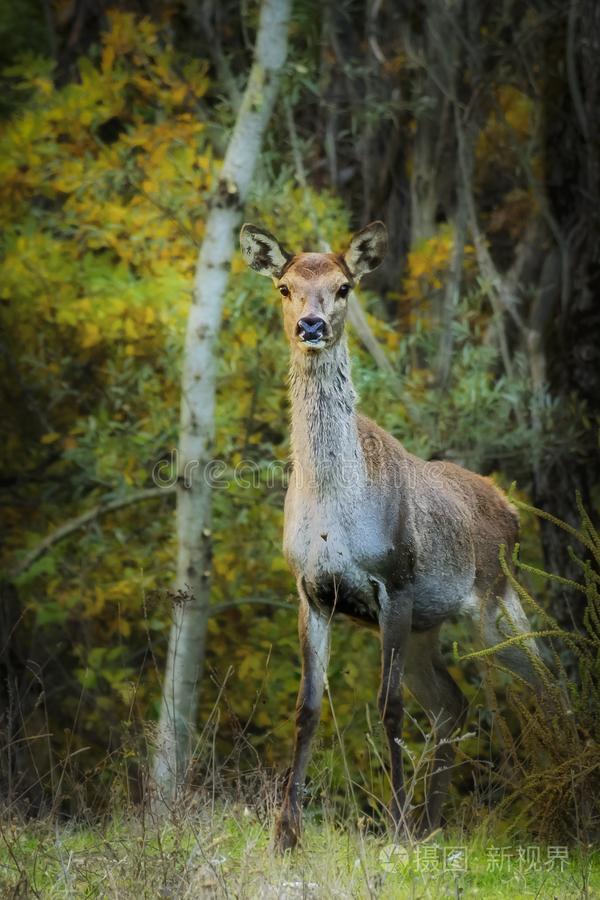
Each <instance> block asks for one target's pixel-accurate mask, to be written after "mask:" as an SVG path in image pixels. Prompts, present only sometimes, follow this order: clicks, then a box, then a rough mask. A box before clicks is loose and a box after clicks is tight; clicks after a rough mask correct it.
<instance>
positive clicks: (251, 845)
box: [0, 804, 600, 900]
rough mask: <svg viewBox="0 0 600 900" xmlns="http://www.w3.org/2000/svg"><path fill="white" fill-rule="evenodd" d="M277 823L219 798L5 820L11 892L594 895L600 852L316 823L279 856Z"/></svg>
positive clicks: (5, 868) (3, 888) (599, 883)
mask: <svg viewBox="0 0 600 900" xmlns="http://www.w3.org/2000/svg"><path fill="white" fill-rule="evenodd" d="M271 835H272V821H271V817H270V816H268V817H267V818H266V819H260V818H259V817H258V816H257V815H256V813H254V812H253V811H251V810H250V809H249V808H248V807H245V806H239V807H237V806H234V805H228V806H227V807H226V808H219V806H218V804H209V805H208V806H207V807H205V808H202V809H198V810H196V811H193V812H191V811H187V812H186V813H185V815H184V816H182V817H181V818H180V820H177V818H172V819H171V820H170V821H168V822H165V821H163V822H162V823H161V824H158V823H157V822H155V821H153V820H152V819H151V818H150V817H148V816H145V817H144V816H142V815H141V814H140V813H138V814H136V815H133V814H132V815H129V816H123V817H120V818H112V819H108V820H106V821H104V822H103V823H102V824H96V825H90V824H89V823H86V824H78V825H77V824H74V823H73V822H70V823H63V824H59V823H58V822H57V821H56V820H50V819H45V820H39V819H38V820H30V821H29V822H25V821H19V822H17V821H12V822H8V821H6V820H4V821H2V822H0V897H2V898H9V897H11V898H15V900H16V898H29V897H39V898H44V900H46V898H59V897H60V898H63V897H65V898H66V897H68V898H80V897H82V898H88V897H89V898H96V897H98V898H119V900H130V898H131V900H134V898H135V900H139V898H204V897H207V898H213V897H215V898H220V897H235V898H267V900H270V898H273V900H276V898H277V900H295V898H298V900H304V898H329V897H348V898H363V897H365V898H375V897H376V898H436V900H437V898H442V897H453V898H468V897H483V898H486V900H488V898H489V900H494V898H508V897H510V898H511V900H517V898H530V897H531V898H534V897H535V898H560V900H565V898H592V897H600V849H589V850H588V851H587V852H583V851H581V850H580V851H574V850H572V849H570V848H569V849H567V848H562V847H545V846H540V845H536V844H533V843H532V844H528V845H523V846H516V845H513V846H509V845H507V844H506V842H504V841H498V842H497V844H495V843H494V842H493V841H491V840H490V839H489V838H486V839H485V840H484V839H483V838H477V837H473V836H471V837H470V838H469V840H468V841H466V840H465V839H464V837H462V836H461V835H460V834H458V833H457V834H456V835H454V836H453V835H452V834H446V835H442V834H441V833H440V834H438V835H434V836H433V837H432V838H431V839H430V840H428V841H427V842H424V843H421V844H419V845H416V846H415V847H413V848H412V849H409V848H405V847H404V846H399V845H394V844H392V843H390V840H389V838H388V839H386V838H385V837H382V836H375V835H372V834H368V833H363V832H361V831H360V830H359V829H357V828H356V823H354V826H350V825H349V826H348V827H341V825H340V824H339V823H338V824H337V825H334V824H333V823H331V822H327V821H325V822H318V823H317V822H316V821H311V820H310V815H309V819H308V821H307V822H306V826H305V831H304V836H303V841H302V848H301V849H300V850H298V851H297V852H296V853H294V854H290V853H288V854H287V855H286V856H285V857H283V858H282V857H279V856H276V855H274V854H273V852H272V847H271Z"/></svg>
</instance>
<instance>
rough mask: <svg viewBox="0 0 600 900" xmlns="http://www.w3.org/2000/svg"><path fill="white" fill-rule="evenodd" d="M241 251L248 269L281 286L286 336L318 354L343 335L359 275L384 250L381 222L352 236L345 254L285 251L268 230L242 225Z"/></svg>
mask: <svg viewBox="0 0 600 900" xmlns="http://www.w3.org/2000/svg"><path fill="white" fill-rule="evenodd" d="M240 244H241V248H242V256H243V257H244V259H245V261H246V262H247V264H248V265H249V266H250V268H252V269H254V270H255V271H256V272H258V273H259V274H260V275H266V276H270V277H271V278H272V279H273V283H274V284H275V286H276V287H277V289H278V290H279V293H280V294H281V299H282V305H283V323H284V328H285V333H286V336H287V339H288V341H289V342H290V344H291V345H292V346H293V347H294V346H295V347H299V348H301V349H302V350H303V351H305V352H307V353H318V352H321V351H322V350H325V349H326V348H328V347H332V346H333V345H335V344H336V343H337V342H338V341H339V340H340V338H341V336H342V334H343V331H344V324H345V322H346V315H347V313H348V298H349V296H350V292H351V291H352V288H353V287H354V285H355V284H356V283H357V282H358V281H360V279H361V278H362V277H363V275H366V274H367V273H368V272H372V271H373V270H374V269H376V268H377V267H378V266H379V265H380V264H381V263H382V262H383V258H384V256H385V253H386V250H387V231H386V227H385V225H384V224H383V222H372V223H371V224H370V225H367V226H366V227H365V228H363V229H362V231H359V232H358V233H357V234H355V235H354V237H353V238H352V240H351V241H350V245H349V247H348V249H347V250H346V252H345V253H340V254H336V253H296V254H291V253H288V252H287V251H286V250H284V248H283V247H282V246H281V245H280V244H279V242H278V241H277V239H276V238H275V237H273V235H272V234H270V233H269V232H268V231H265V230H264V229H262V228H258V227H257V226H256V225H244V226H243V228H242V231H241V234H240Z"/></svg>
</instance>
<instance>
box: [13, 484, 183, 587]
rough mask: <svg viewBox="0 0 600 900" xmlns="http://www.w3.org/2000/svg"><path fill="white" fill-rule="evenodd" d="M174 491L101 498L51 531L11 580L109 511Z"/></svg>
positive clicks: (167, 488)
mask: <svg viewBox="0 0 600 900" xmlns="http://www.w3.org/2000/svg"><path fill="white" fill-rule="evenodd" d="M174 491H175V489H174V488H170V487H164V488H146V489H145V490H142V491H135V493H133V494H128V495H127V496H125V497H117V498H115V499H112V500H101V501H100V503H97V504H96V506H93V507H92V508H91V509H88V511H87V512H85V513H82V514H81V515H80V516H75V518H73V519H68V520H67V521H66V522H63V524H62V525H59V526H58V528H56V529H55V530H54V531H52V532H50V534H49V535H47V536H46V537H45V538H44V539H43V540H42V541H40V543H39V544H38V545H37V546H36V547H34V548H33V550H30V551H29V553H27V554H26V555H25V556H24V557H23V559H22V560H21V561H20V562H19V563H17V565H16V566H15V567H14V568H13V569H12V571H11V573H10V578H11V580H13V581H14V580H15V579H16V578H18V577H19V576H20V575H23V573H24V572H26V571H27V570H28V569H30V568H31V566H32V565H33V564H34V562H37V560H38V559H39V558H40V557H41V556H44V554H45V553H47V552H48V550H50V548H51V547H53V546H54V545H55V544H58V543H60V541H63V540H64V539H65V538H68V537H69V536H70V535H71V534H74V533H75V532H76V531H79V529H81V528H84V527H85V526H86V525H88V524H89V523H90V522H93V521H94V520H95V519H98V518H99V517H100V516H104V515H106V514H107V513H109V512H115V510H117V509H123V508H124V507H126V506H132V505H133V504H134V503H142V502H143V501H145V500H156V499H157V498H158V497H164V496H168V495H171V494H173V493H174Z"/></svg>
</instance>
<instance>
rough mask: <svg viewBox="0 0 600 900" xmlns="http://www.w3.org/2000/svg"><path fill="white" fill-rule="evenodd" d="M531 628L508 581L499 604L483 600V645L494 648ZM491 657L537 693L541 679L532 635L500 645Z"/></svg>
mask: <svg viewBox="0 0 600 900" xmlns="http://www.w3.org/2000/svg"><path fill="white" fill-rule="evenodd" d="M531 630H532V629H531V625H530V624H529V621H528V619H527V616H526V615H525V613H524V612H523V607H522V606H521V601H520V600H519V597H518V595H517V593H516V591H515V590H514V588H513V587H512V586H511V585H510V584H507V585H506V587H505V589H504V597H503V600H502V603H498V602H497V601H496V598H495V597H490V598H488V599H486V600H485V601H484V603H483V605H482V611H481V631H482V637H483V642H484V645H485V647H495V646H497V645H498V644H501V643H503V642H504V641H507V640H509V639H510V638H513V637H517V636H519V635H524V634H527V633H528V632H530V631H531ZM495 656H496V659H497V660H498V662H499V663H500V664H501V665H502V666H505V667H506V668H507V669H510V671H511V672H513V673H514V674H515V675H517V676H518V677H520V678H523V679H524V680H525V681H527V682H528V683H529V684H530V685H531V686H532V687H533V688H535V690H536V692H537V693H538V694H540V693H541V682H540V678H539V675H538V674H537V672H536V668H535V660H536V659H539V650H538V647H537V645H536V642H535V639H534V638H525V639H524V640H522V641H519V642H518V643H514V644H512V645H510V646H508V647H504V648H503V649H502V650H499V651H498V652H497V653H496V654H495Z"/></svg>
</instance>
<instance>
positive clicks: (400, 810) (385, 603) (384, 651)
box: [372, 579, 412, 836]
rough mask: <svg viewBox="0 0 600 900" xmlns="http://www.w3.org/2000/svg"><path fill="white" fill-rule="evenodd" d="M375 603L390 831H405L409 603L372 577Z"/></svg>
mask: <svg viewBox="0 0 600 900" xmlns="http://www.w3.org/2000/svg"><path fill="white" fill-rule="evenodd" d="M372 583H373V585H374V588H375V590H376V593H377V600H378V603H379V628H380V634H381V684H380V687H379V696H378V705H379V715H380V716H381V720H382V722H383V727H384V729H385V733H386V737H387V741H388V745H389V749H390V770H391V781H392V801H391V804H390V815H391V818H392V822H393V826H394V833H395V835H396V836H398V835H399V834H400V833H406V832H407V830H408V827H407V823H406V821H405V792H404V772H403V766H402V747H401V746H400V743H399V742H400V741H401V740H402V721H403V717H404V699H403V692H402V681H403V676H404V664H405V659H406V649H407V645H408V640H409V638H410V628H411V619H412V606H411V604H410V602H408V601H407V600H406V598H405V597H401V596H398V595H396V596H394V595H391V596H390V594H388V592H387V590H386V587H385V585H384V584H383V582H381V581H379V580H375V579H372Z"/></svg>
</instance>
